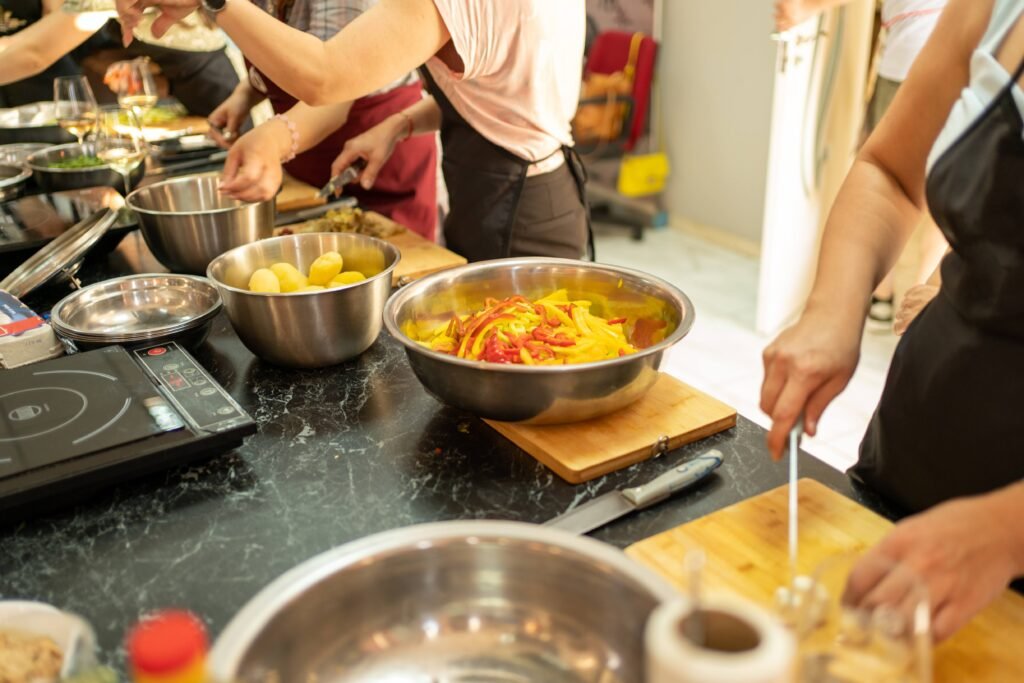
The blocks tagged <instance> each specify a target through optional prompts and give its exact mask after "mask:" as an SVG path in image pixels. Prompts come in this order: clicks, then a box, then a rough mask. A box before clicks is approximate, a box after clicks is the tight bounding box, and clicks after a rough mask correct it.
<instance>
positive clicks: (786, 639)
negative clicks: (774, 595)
mask: <svg viewBox="0 0 1024 683" xmlns="http://www.w3.org/2000/svg"><path fill="white" fill-rule="evenodd" d="M700 609H701V612H700V616H697V615H695V614H694V613H693V610H692V608H691V605H690V603H689V601H687V600H682V599H680V600H677V601H673V602H668V603H664V604H662V605H661V606H659V607H658V608H657V609H655V610H654V612H653V613H652V614H651V617H650V618H649V619H648V620H647V628H646V631H645V634H644V641H645V647H646V669H647V679H646V683H791V682H792V680H793V671H794V668H795V663H796V643H795V641H794V639H793V636H792V634H790V632H789V631H788V630H786V628H785V626H783V624H782V623H781V622H780V621H779V620H777V619H775V618H774V617H773V616H772V615H771V614H769V613H768V612H766V611H765V610H763V609H761V608H760V607H758V606H757V605H755V604H753V603H750V602H747V601H744V600H741V599H739V598H733V597H728V596H709V597H708V598H707V599H706V600H705V601H703V602H702V603H701V606H700ZM695 619H696V622H697V624H698V626H695V624H694V620H695ZM701 632H702V633H703V640H704V644H703V645H698V644H697V643H695V642H694V638H695V637H700V636H698V635H697V634H698V633H701Z"/></svg>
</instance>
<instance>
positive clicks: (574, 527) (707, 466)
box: [544, 450, 722, 534]
mask: <svg viewBox="0 0 1024 683" xmlns="http://www.w3.org/2000/svg"><path fill="white" fill-rule="evenodd" d="M721 464H722V453H721V451H718V450H712V451H708V452H707V453H705V454H704V455H701V456H698V457H696V458H694V459H693V460H689V461H687V462H685V463H683V464H682V465H678V466H676V467H673V468H672V469H670V470H669V471H668V472H665V473H664V474H662V475H661V476H659V477H657V478H655V479H652V480H651V481H649V482H647V483H646V484H642V485H641V486H634V487H632V488H628V489H618V490H615V491H609V492H608V493H605V494H604V495H601V496H598V497H597V498H594V499H593V500H591V501H588V502H586V503H584V504H582V505H580V506H578V507H575V508H573V509H572V510H569V511H568V512H565V513H563V514H561V515H559V516H557V517H555V518H553V519H549V520H548V521H546V522H544V526H552V527H556V528H558V529H563V530H565V531H569V532H572V533H575V534H585V533H588V532H590V531H593V530H594V529H597V528H599V527H602V526H604V525H605V524H608V523H609V522H612V521H614V520H616V519H618V518H619V517H622V516H623V515H627V514H629V513H631V512H635V511H636V510H643V509H644V508H647V507H650V506H652V505H654V504H656V503H660V502H661V501H663V500H666V499H667V498H669V497H670V496H672V495H673V494H676V493H678V492H679V491H682V490H683V489H685V488H687V487H689V486H692V485H693V484H696V483H697V482H698V481H700V480H702V479H704V478H705V477H707V476H708V475H709V474H711V473H712V472H714V471H715V470H716V469H718V467H719V466H720V465H721Z"/></svg>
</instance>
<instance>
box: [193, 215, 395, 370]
mask: <svg viewBox="0 0 1024 683" xmlns="http://www.w3.org/2000/svg"><path fill="white" fill-rule="evenodd" d="M400 258H401V257H400V255H399V252H398V249H396V248H395V247H394V246H392V245H391V244H388V243H387V242H385V241H383V240H380V239H377V238H376V237H370V236H368V235H359V234H355V233H305V234H300V235H288V236H285V237H274V238H272V239H265V240H260V241H258V242H253V243H252V244H246V245H243V246H240V247H236V248H235V249H232V250H231V251H228V252H226V253H224V254H221V255H220V256H218V257H217V258H215V259H214V260H213V261H212V262H211V263H210V266H209V268H207V271H206V275H207V277H208V278H209V279H210V281H211V282H213V283H214V285H215V286H216V287H217V289H218V291H219V292H220V296H221V299H222V300H223V301H224V310H225V311H226V312H227V315H228V319H229V320H231V324H232V326H233V327H234V328H235V332H237V333H238V336H239V338H240V339H241V340H242V343H243V344H245V346H246V347H247V348H248V349H249V350H250V351H252V353H253V354H254V355H256V356H258V357H259V358H262V359H263V360H266V361H269V362H271V363H274V364H276V365H283V366H286V367H291V368H320V367H326V366H329V365H335V364H337V363H342V362H344V361H346V360H350V359H352V358H354V357H356V356H358V355H359V354H361V353H362V352H363V351H365V350H366V349H368V348H370V346H371V345H372V344H373V342H374V341H375V340H376V339H377V336H378V335H379V334H380V330H381V326H382V324H383V316H382V314H383V311H384V304H385V302H386V301H387V299H388V296H389V295H390V293H391V273H392V271H393V270H394V269H395V266H396V265H398V261H399V259H400Z"/></svg>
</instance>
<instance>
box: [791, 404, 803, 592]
mask: <svg viewBox="0 0 1024 683" xmlns="http://www.w3.org/2000/svg"><path fill="white" fill-rule="evenodd" d="M803 433H804V421H803V419H799V420H797V421H796V424H795V425H793V429H791V430H790V432H789V568H790V571H791V572H792V574H793V576H794V577H795V576H796V575H797V567H796V558H797V552H798V549H799V540H800V533H799V529H798V525H797V519H798V518H797V514H798V512H799V507H800V505H799V497H798V496H797V493H798V492H797V481H798V473H797V462H798V461H797V457H798V455H799V453H800V437H801V436H802V435H803Z"/></svg>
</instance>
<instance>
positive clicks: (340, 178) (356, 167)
mask: <svg viewBox="0 0 1024 683" xmlns="http://www.w3.org/2000/svg"><path fill="white" fill-rule="evenodd" d="M364 168H366V162H365V161H363V160H362V159H356V160H355V161H354V162H352V165H351V166H349V167H348V168H346V169H345V170H344V171H342V172H341V173H339V174H338V175H336V176H334V177H333V178H331V179H330V180H329V181H327V184H326V185H324V186H323V187H321V188H320V191H319V192H317V193H316V196H317V197H320V198H321V199H324V198H326V197H330V196H331V195H332V194H334V193H335V191H337V190H340V189H341V188H343V187H345V186H346V185H348V184H349V183H351V182H353V181H354V180H355V179H356V178H358V177H359V173H360V172H361V171H362V170H363V169H364Z"/></svg>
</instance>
